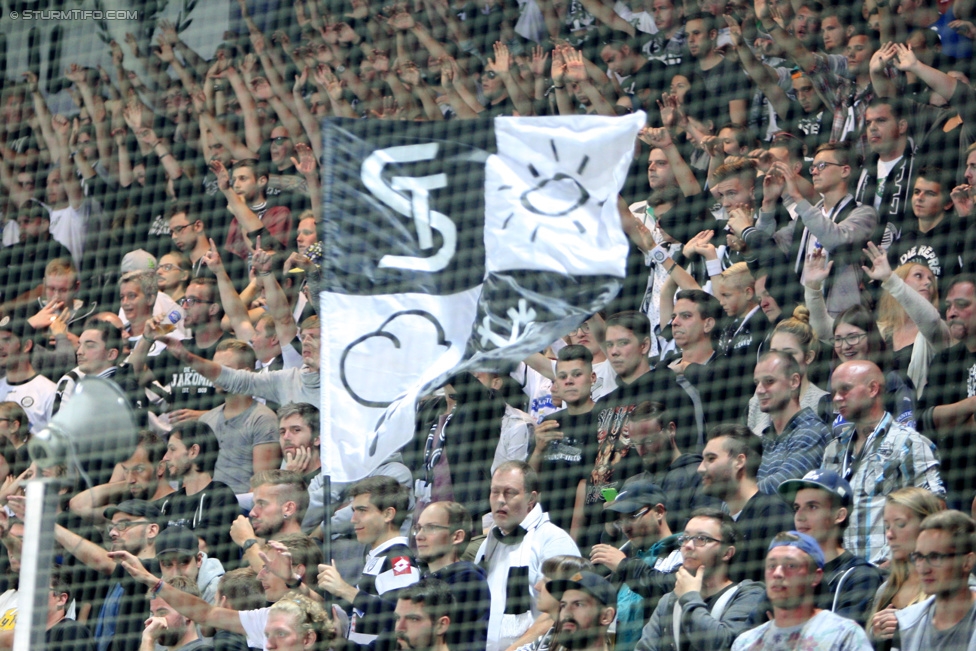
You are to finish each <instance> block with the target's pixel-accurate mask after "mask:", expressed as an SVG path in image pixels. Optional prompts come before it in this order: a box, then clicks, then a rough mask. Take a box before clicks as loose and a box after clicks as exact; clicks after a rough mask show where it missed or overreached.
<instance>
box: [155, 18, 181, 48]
mask: <svg viewBox="0 0 976 651" xmlns="http://www.w3.org/2000/svg"><path fill="white" fill-rule="evenodd" d="M156 27H158V28H159V30H160V32H161V34H160V35H161V36H162V37H163V40H165V41H166V42H167V43H169V44H170V45H172V46H174V47H175V46H176V45H177V44H178V43H179V42H180V36H179V34H177V33H176V27H175V26H174V25H173V23H171V22H170V21H168V20H166V19H165V18H161V19H160V20H159V21H158V22H157V23H156Z"/></svg>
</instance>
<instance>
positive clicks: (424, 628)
mask: <svg viewBox="0 0 976 651" xmlns="http://www.w3.org/2000/svg"><path fill="white" fill-rule="evenodd" d="M454 608H455V599H454V595H453V594H452V593H451V590H450V588H449V587H448V585H447V584H446V583H444V582H443V581H438V580H437V579H423V580H422V581H420V582H418V583H415V584H413V585H412V586H410V587H408V588H406V589H404V590H403V591H402V592H400V594H399V595H397V605H396V610H395V611H394V616H395V618H396V626H395V629H394V630H395V632H396V642H397V648H400V649H410V650H411V651H451V646H450V645H449V644H448V634H449V633H450V630H451V623H452V622H451V618H452V617H453V616H454Z"/></svg>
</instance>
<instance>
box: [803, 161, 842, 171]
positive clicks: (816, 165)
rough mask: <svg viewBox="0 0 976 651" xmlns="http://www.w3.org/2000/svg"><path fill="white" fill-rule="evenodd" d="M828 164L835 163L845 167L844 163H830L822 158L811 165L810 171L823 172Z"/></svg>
mask: <svg viewBox="0 0 976 651" xmlns="http://www.w3.org/2000/svg"><path fill="white" fill-rule="evenodd" d="M828 165H833V166H834V167H844V165H841V164H840V163H828V162H827V161H825V160H822V161H820V162H819V163H814V164H813V165H811V166H810V173H811V174H813V170H817V171H818V172H823V171H824V169H826V167H827V166H828Z"/></svg>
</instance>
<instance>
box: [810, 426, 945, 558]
mask: <svg viewBox="0 0 976 651" xmlns="http://www.w3.org/2000/svg"><path fill="white" fill-rule="evenodd" d="M853 434H854V425H853V424H852V423H848V424H845V425H844V426H842V427H841V429H840V430H839V434H838V436H837V438H835V439H834V440H832V441H831V442H830V443H828V444H827V449H826V450H825V451H824V462H823V467H824V468H825V469H828V470H833V471H835V472H837V473H839V474H840V475H841V476H842V477H844V478H845V479H847V481H848V482H850V484H851V488H852V489H853V491H854V495H853V510H852V513H851V515H850V526H849V527H848V528H847V531H846V532H845V533H844V547H845V548H846V549H848V550H849V551H851V552H852V553H854V554H855V555H857V556H861V557H863V558H866V559H867V560H869V561H872V562H877V561H881V560H883V559H885V558H886V557H887V556H888V545H887V543H886V542H885V534H884V522H883V520H882V516H883V512H884V504H885V496H886V495H888V494H889V493H892V492H894V491H896V490H898V489H899V488H906V487H908V486H918V487H919V488H925V489H928V490H930V491H932V492H933V493H935V494H936V495H939V496H940V497H941V496H944V495H945V487H944V486H943V484H942V477H941V476H940V475H939V459H938V457H937V456H936V451H935V445H934V444H933V443H932V441H930V440H928V439H927V438H925V437H924V436H922V435H921V434H919V433H918V432H916V431H915V430H914V429H912V428H910V427H906V426H905V425H902V424H900V423H897V422H895V420H894V419H893V418H892V417H891V414H889V413H887V412H885V415H884V417H883V418H882V419H881V422H880V423H878V426H877V427H875V429H874V431H873V432H871V435H870V436H868V438H867V440H866V441H865V442H864V447H863V448H862V449H861V453H860V454H859V455H857V456H855V455H854V442H853Z"/></svg>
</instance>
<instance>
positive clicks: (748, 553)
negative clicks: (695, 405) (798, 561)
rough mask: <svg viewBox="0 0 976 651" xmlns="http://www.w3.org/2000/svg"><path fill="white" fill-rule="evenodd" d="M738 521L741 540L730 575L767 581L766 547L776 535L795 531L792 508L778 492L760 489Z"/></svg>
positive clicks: (737, 578) (747, 504) (734, 579)
mask: <svg viewBox="0 0 976 651" xmlns="http://www.w3.org/2000/svg"><path fill="white" fill-rule="evenodd" d="M735 524H736V528H737V529H738V531H739V540H740V543H739V544H737V545H736V546H735V547H736V550H737V551H736V553H735V558H733V559H732V565H730V566H729V578H730V579H732V580H733V581H735V582H736V583H738V582H740V581H744V580H745V579H752V580H753V581H763V580H765V576H766V570H765V563H764V561H765V560H766V550H767V549H769V543H770V541H771V540H772V539H773V537H774V536H775V535H776V534H778V533H781V532H783V531H792V530H793V510H792V509H791V508H790V507H789V505H787V504H786V502H785V501H783V500H782V499H780V497H779V495H766V494H765V493H761V492H760V493H756V494H755V495H753V496H752V499H750V500H749V501H748V502H746V505H745V506H744V507H743V508H742V511H741V512H740V513H739V516H738V517H737V518H736V521H735Z"/></svg>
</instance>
